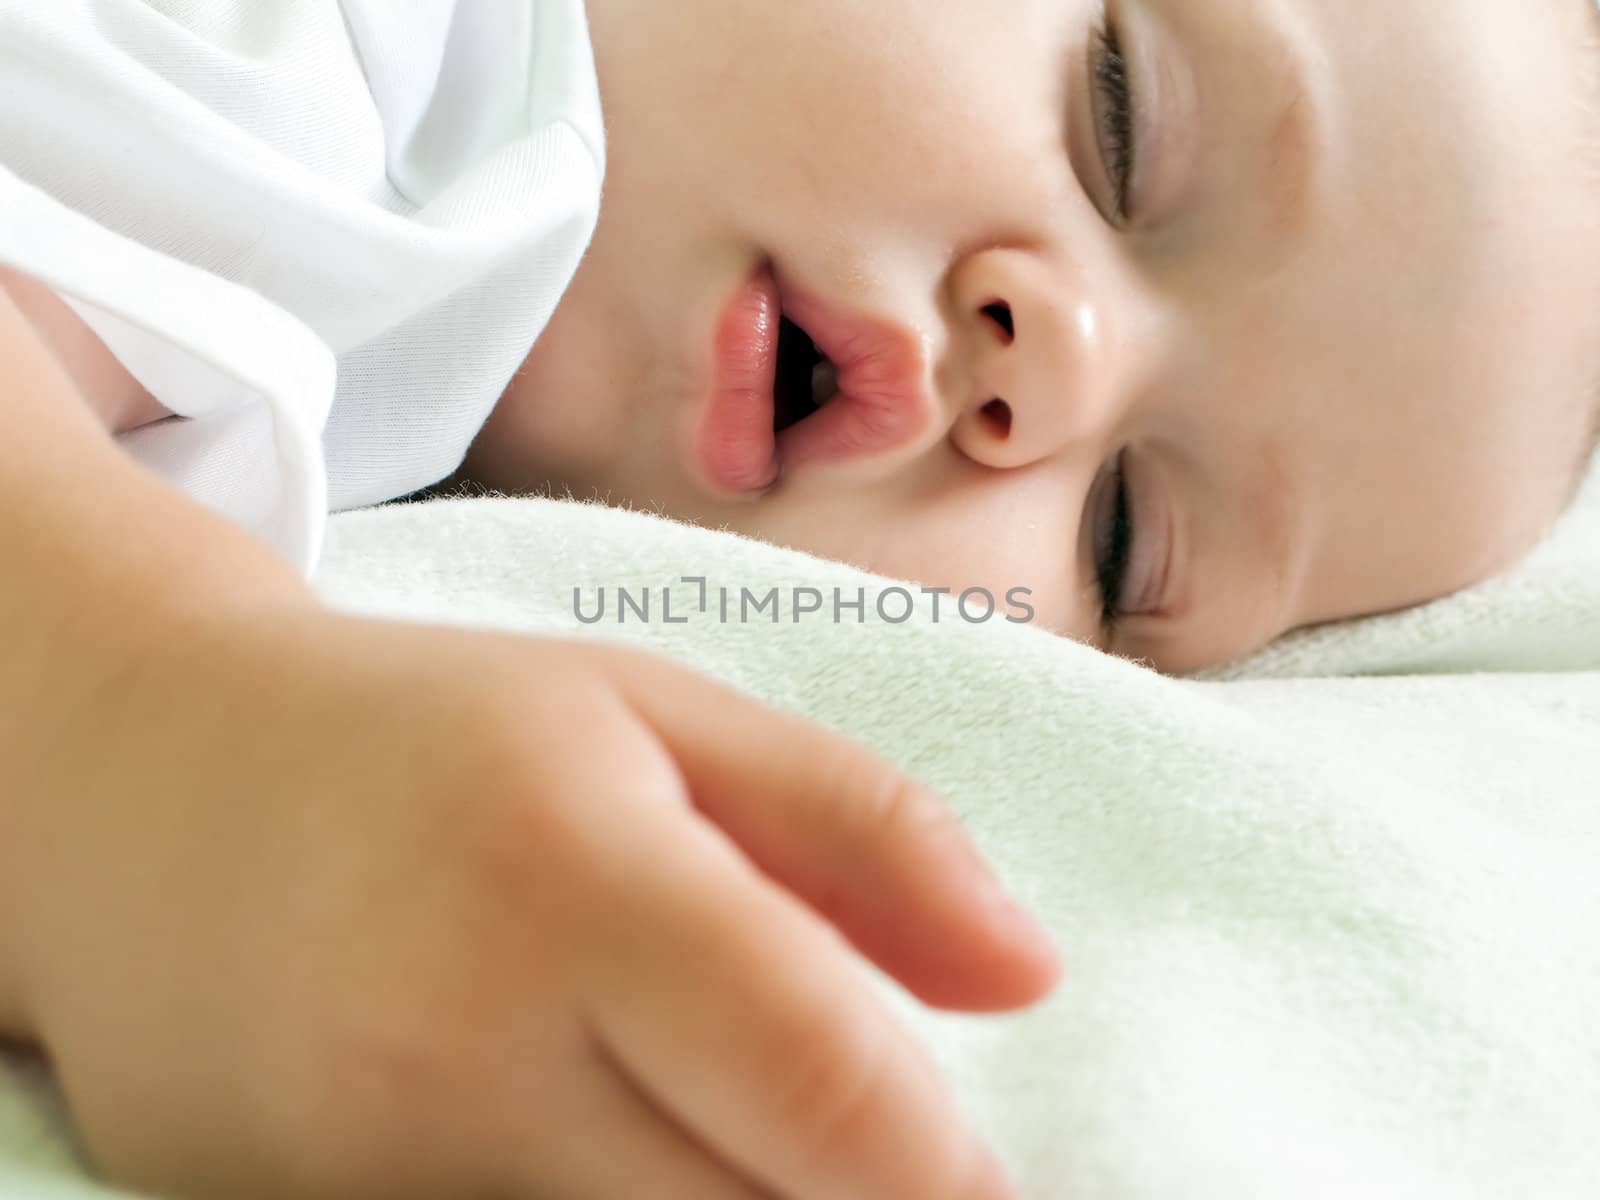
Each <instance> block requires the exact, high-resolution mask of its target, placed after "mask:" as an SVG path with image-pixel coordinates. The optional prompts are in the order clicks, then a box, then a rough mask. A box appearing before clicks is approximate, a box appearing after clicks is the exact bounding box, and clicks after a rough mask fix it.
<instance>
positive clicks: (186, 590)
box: [0, 276, 313, 1033]
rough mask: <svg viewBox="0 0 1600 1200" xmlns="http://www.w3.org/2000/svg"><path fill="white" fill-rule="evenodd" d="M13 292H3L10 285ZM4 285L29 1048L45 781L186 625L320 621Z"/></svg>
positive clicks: (13, 782) (10, 854)
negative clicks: (101, 698) (134, 668)
mask: <svg viewBox="0 0 1600 1200" xmlns="http://www.w3.org/2000/svg"><path fill="white" fill-rule="evenodd" d="M7 278H9V276H7ZM4 284H5V280H4V279H0V580H4V583H3V584H0V638H3V642H0V645H3V646H4V651H3V653H0V714H3V720H0V829H3V830H4V831H5V835H4V836H3V837H0V912H3V913H4V914H5V916H6V919H5V920H3V921H0V1032H8V1033H24V1032H27V1030H26V1029H24V1028H23V1027H22V1026H23V1025H24V1021H23V1019H22V1012H23V1007H24V997H23V996H22V995H21V992H20V986H21V984H20V980H19V979H18V961H19V958H20V957H21V956H22V955H23V954H24V952H25V944H26V942H27V940H28V926H27V923H26V921H25V920H24V919H22V918H21V915H22V914H25V913H26V912H27V911H28V908H29V900H30V896H31V895H32V893H34V892H36V891H39V890H44V889H48V888H49V886H50V880H49V879H48V877H47V876H44V875H42V873H43V872H47V871H48V865H49V862H50V860H51V858H52V857H53V856H54V855H55V854H56V853H59V852H61V851H62V850H63V849H64V848H62V847H59V846H56V845H54V844H53V842H52V840H51V838H50V836H49V834H48V832H47V829H46V825H45V823H44V822H45V821H46V819H47V817H48V814H44V813H40V812H38V811H37V808H38V802H39V800H40V799H41V798H44V797H47V796H49V795H50V792H51V789H50V788H48V787H46V786H43V781H42V780H41V779H39V778H38V777H37V774H36V772H38V771H48V770H50V769H51V768H52V767H53V766H58V765H59V764H60V763H61V762H62V761H63V760H64V759H72V758H74V757H75V756H79V755H84V754H88V755H93V754H94V752H95V747H94V746H92V745H89V746H82V745H73V744H71V743H70V742H64V741H62V740H60V739H61V737H62V732H63V730H64V729H66V728H67V727H68V726H69V725H70V722H71V717H72V714H73V712H74V710H76V709H78V708H80V707H81V706H82V705H84V704H85V703H86V702H87V701H88V700H89V698H90V697H91V696H92V695H93V694H94V692H95V691H96V689H97V688H99V687H101V686H102V685H103V684H104V683H105V682H106V681H107V680H109V679H111V678H112V677H114V676H115V675H116V673H117V672H118V671H119V670H120V669H122V667H123V666H124V665H125V664H126V663H127V662H128V661H129V660H130V659H131V658H133V657H134V656H136V655H138V654H140V653H144V652H148V651H150V650H152V649H153V648H155V647H158V646H159V645H160V644H161V643H162V642H163V641H165V640H168V639H173V638H180V637H182V636H184V627H185V625H186V622H187V617H188V614H191V613H199V612H202V611H204V610H205V609H206V608H207V607H213V608H214V607H218V606H228V605H234V606H238V605H269V604H275V605H300V606H310V605H311V604H312V603H313V599H312V596H311V593H310V591H309V589H308V588H307V587H306V585H305V584H304V583H303V582H302V581H301V580H300V578H299V577H298V576H297V575H296V574H295V573H294V572H293V571H292V570H290V569H289V567H288V566H287V564H285V563H284V562H283V561H282V560H281V559H279V558H278V557H277V556H276V555H274V554H273V553H272V552H271V550H270V549H269V548H268V547H266V546H265V545H263V544H261V543H259V542H257V541H256V540H255V539H253V538H250V537H248V536H245V535H243V534H242V533H241V532H240V531H239V530H237V529H235V528H234V527H233V526H232V525H231V524H229V523H228V522H226V521H225V520H224V519H222V518H221V517H219V516H217V515H215V514H213V513H211V512H210V511H209V510H206V509H204V508H202V507H200V506H199V505H196V504H193V503H190V502H189V501H188V500H187V498H185V497H183V496H182V495H181V494H179V493H176V492H174V491H172V490H171V489H169V488H168V487H166V486H165V485H164V484H162V483H161V482H160V481H159V480H157V479H156V478H154V477H153V476H150V475H148V474H147V473H145V472H144V471H143V470H141V469H140V468H139V467H138V466H137V465H136V464H134V463H133V462H132V461H131V460H130V459H129V458H128V457H127V455H125V454H124V453H123V452H122V451H121V449H120V448H119V447H118V446H117V445H116V443H115V442H114V441H113V440H112V438H111V436H110V432H109V425H110V423H111V421H112V420H113V419H114V418H115V413H116V412H117V411H118V409H117V408H116V403H117V402H116V401H114V400H112V401H107V402H106V403H97V401H98V400H99V399H100V398H99V397H95V398H90V397H87V396H86V395H85V394H84V393H83V392H81V391H80V390H79V389H78V388H77V387H76V386H74V383H73V381H72V380H71V378H70V377H69V376H68V375H67V373H66V371H65V369H64V368H63V367H62V365H61V364H60V362H59V361H58V360H57V358H56V357H55V356H54V354H53V353H52V352H51V350H50V348H49V347H48V346H47V345H46V344H45V342H44V340H43V338H42V337H41V336H40V335H39V333H38V332H36V330H35V328H34V327H33V325H32V324H30V322H29V320H28V318H27V317H25V316H24V315H23V313H22V312H21V311H20V310H19V309H18V307H17V305H16V304H15V303H14V302H13V300H12V298H11V296H10V294H9V293H8V291H7V289H6V286H4Z"/></svg>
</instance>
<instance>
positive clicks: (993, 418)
mask: <svg viewBox="0 0 1600 1200" xmlns="http://www.w3.org/2000/svg"><path fill="white" fill-rule="evenodd" d="M978 415H979V416H980V417H982V418H983V423H984V424H985V425H986V426H988V429H989V432H990V433H992V434H994V435H995V437H997V438H1001V439H1005V438H1008V437H1010V436H1011V405H1009V404H1007V403H1006V402H1005V401H1004V400H991V401H989V403H987V404H985V405H984V406H983V408H982V409H980V410H979V412H978Z"/></svg>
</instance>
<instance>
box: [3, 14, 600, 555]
mask: <svg viewBox="0 0 1600 1200" xmlns="http://www.w3.org/2000/svg"><path fill="white" fill-rule="evenodd" d="M603 170H604V141H603V130H602V126H601V116H600V100H599V93H598V89H597V86H596V81H595V72H594V59H593V54H592V52H591V49H590V44H589V35H588V27H587V23H586V20H585V16H584V9H583V0H0V263H4V264H7V265H9V266H12V267H14V268H16V269H18V270H20V271H22V272H23V273H25V274H28V275H31V276H33V277H35V278H37V279H39V280H40V281H42V282H44V283H46V284H48V285H49V286H50V287H51V288H52V289H53V290H54V291H55V292H56V294H58V295H59V296H61V297H62V299H63V300H65V301H66V302H67V303H68V304H70V305H71V306H72V307H73V309H74V310H75V311H76V312H77V313H78V314H79V316H81V317H82V318H83V320H84V321H85V322H86V323H87V324H88V325H89V326H90V327H91V328H92V329H93V330H94V331H95V332H96V333H97V334H98V335H99V336H100V337H101V339H102V340H103V341H104V342H105V343H106V345H107V346H108V347H109V348H110V349H111V351H112V352H113V353H114V354H115V355H116V356H117V357H118V358H119V359H120V360H121V361H122V363H123V364H124V365H125V366H126V367H127V368H128V370H129V371H130V372H131V373H132V374H133V375H134V376H135V377H136V378H137V379H138V380H139V381H140V382H141V383H142V384H143V385H144V386H145V387H146V388H148V389H149V390H150V392H151V393H152V394H153V395H154V396H155V398H156V399H157V400H159V401H160V402H161V403H162V404H164V405H165V406H166V407H167V408H169V409H170V410H172V411H173V412H174V413H176V414H179V416H180V417H182V418H186V419H173V420H168V421H163V422H160V423H158V424H155V425H151V426H147V427H145V428H143V429H139V430H135V431H133V432H131V433H129V434H125V435H123V437H122V439H121V440H122V441H123V443H124V445H125V446H126V448H127V449H128V450H129V451H130V452H131V453H132V454H134V455H135V457H137V458H138V459H139V460H141V461H142V462H144V463H145V464H146V465H147V466H149V467H151V468H152V469H154V470H156V471H157V472H158V473H160V474H161V475H163V476H164V477H166V478H168V479H169V480H171V481H172V482H173V483H175V484H177V485H178V486H180V487H182V488H184V489H185V490H186V491H188V492H190V493H191V494H192V495H194V496H195V497H197V498H198V499H201V500H203V501H204V502H206V503H208V504H210V505H212V506H213V507H215V508H217V509H219V510H220V511H222V512H223V513H225V514H226V515H228V516H230V517H232V518H233V519H234V520H236V521H237V522H239V523H240V524H242V525H244V526H246V527H247V528H250V529H253V530H254V531H256V532H257V533H259V534H261V535H262V536H263V537H265V538H267V539H268V540H269V541H270V542H272V543H273V544H274V545H276V546H277V547H278V549H279V550H280V551H281V552H282V553H283V554H285V556H287V557H288V558H289V559H290V560H291V561H293V562H295V563H296V565H298V566H299V567H300V568H301V569H302V570H306V571H309V570H310V569H311V567H312V566H313V565H314V564H315V562H316V559H317V556H318V552H319V548H320V545H321V539H322V531H323V527H324V524H325V520H326V515H327V512H328V510H329V509H330V508H332V509H339V508H348V507H354V506H357V505H362V504H369V503H375V502H378V501H381V500H386V499H392V498H394V497H396V496H401V495H404V494H406V493H408V492H411V491H415V490H416V489H418V488H421V487H424V486H426V485H427V484H430V483H433V482H436V481H437V480H439V479H441V478H443V477H444V476H446V475H448V474H449V473H450V472H451V471H452V470H454V469H455V468H456V467H457V466H458V465H459V464H460V462H461V459H462V458H463V456H464V455H465V453H466V450H467V448H468V446H469V445H470V443H471V440H472V438H473V436H474V435H475V434H476V433H477V432H478V430H479V428H480V427H481V426H482V424H483V421H484V420H485V419H486V418H487V416H488V414H489V412H490V410H491V409H492V408H493V406H494V403H495V401H496V400H497V399H498V398H499V396H500V395H501V393H502V392H503V391H504V389H505V386H506V384H507V383H508V382H509V380H510V378H511V376H512V374H513V373H514V371H515V370H516V368H517V367H518V366H519V365H520V363H521V362H522V359H523V358H524V357H525V356H526V354H527V352H528V350H529V348H530V347H531V346H532V345H533V342H534V339H535V338H536V337H537V336H538V335H539V333H540V332H541V331H542V330H543V328H544V326H545V323H546V322H547V321H548V319H549V317H550V314H551V312H552V311H553V310H554V308H555V305H556V301H557V300H558V299H559V297H560V295H561V293H562V292H563V291H564V290H565V288H566V287H567V285H568V283H570V282H571V279H572V275H573V273H574V271H575V270H576V269H577V264H578V260H579V258H580V257H581V255H582V253H583V251H584V249H585V247H586V246H587V244H588V241H589V238H590V237H591V235H592V233H593V230H594V224H595V221H596V219H597V216H598V211H599V197H600V182H601V177H602V174H603Z"/></svg>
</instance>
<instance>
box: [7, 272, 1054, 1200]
mask: <svg viewBox="0 0 1600 1200" xmlns="http://www.w3.org/2000/svg"><path fill="white" fill-rule="evenodd" d="M0 428H4V429H6V430H8V431H9V434H8V436H6V437H5V438H4V439H3V440H0V630H3V636H4V639H5V640H4V642H3V645H4V646H5V651H4V655H3V657H0V831H3V836H0V1029H4V1030H6V1031H8V1032H12V1033H15V1034H18V1035H22V1036H24V1037H30V1038H34V1039H37V1040H39V1041H40V1042H42V1043H43V1044H44V1046H45V1048H46V1049H47V1051H48V1052H49V1054H50V1055H51V1057H52V1059H53V1062H54V1065H55V1067H56V1069H57V1072H58V1074H59V1077H60V1079H61V1082H62V1086H63V1088H64V1090H65V1093H66V1096H67V1101H68V1105H69V1107H70V1109H71V1111H72V1114H73V1117H74V1119H75V1121H76V1123H77V1126H78V1131H79V1133H80V1135H81V1138H82V1144H83V1145H84V1146H85V1147H86V1148H87V1151H88V1153H89V1154H90V1156H91V1158H92V1159H93V1161H94V1162H95V1164H96V1165H97V1166H98V1167H99V1168H100V1169H101V1171H102V1172H103V1173H105V1174H106V1175H108V1176H110V1177H111V1178H112V1179H113V1180H114V1181H117V1182H122V1183H126V1184H129V1185H132V1186H134V1187H136V1188H139V1189H140V1190H144V1191H149V1192H154V1193H157V1194H167V1195H173V1196H178V1197H194V1198H196V1200H205V1198H207V1197H212V1196H229V1197H232V1198H234V1200H246V1198H249V1197H268V1196H270V1197H273V1198H274V1200H322V1198H324V1197H335V1196H337V1197H340V1198H341V1200H363V1198H365V1197H380V1196H381V1197H384V1200H409V1198H411V1197H418V1198H421V1197H432V1196H441V1195H500V1196H505V1197H507V1198H508V1200H512V1198H515V1197H522V1196H529V1197H531V1196H541V1197H550V1198H552V1200H560V1198H562V1197H567V1196H583V1195H616V1196H642V1195H650V1196H656V1197H664V1198H672V1197H684V1198H686V1200H687V1198H689V1197H693V1198H695V1200H722V1198H727V1200H734V1198H736V1197H745V1196H753V1195H765V1196H774V1197H799V1196H814V1195H837V1196H841V1197H842V1196H850V1197H853V1198H858V1200H891V1198H897V1197H902V1196H917V1197H919V1198H921V1200H996V1198H998V1197H1000V1196H1003V1195H1005V1194H1006V1188H1005V1186H1004V1184H1003V1182H1002V1181H1001V1179H1000V1178H999V1176H998V1175H997V1174H996V1173H995V1172H994V1170H993V1168H992V1165H991V1164H990V1160H989V1159H988V1157H987V1155H986V1154H985V1153H984V1152H983V1151H982V1149H981V1148H980V1147H979V1146H978V1145H977V1143H976V1142H975V1141H974V1140H973V1139H972V1138H971V1137H970V1135H969V1134H968V1133H967V1132H966V1131H965V1130H964V1129H963V1128H962V1124H961V1122H960V1120H959V1118H958V1116H957V1114H956V1110H955V1109H954V1107H953V1106H952V1104H951V1103H950V1101H949V1099H948V1097H947V1096H946V1094H945V1093H944V1091H943V1089H942V1088H941V1087H939V1086H938V1082H937V1080H936V1079H935V1077H934V1076H933V1073H932V1071H931V1069H930V1067H929V1065H928V1063H927V1061H926V1059H925V1058H924V1057H923V1056H922V1055H921V1053H920V1052H919V1051H918V1049H917V1048H916V1047H915V1046H914V1045H913V1044H912V1043H911V1042H910V1040H909V1039H908V1038H907V1037H906V1036H905V1035H904V1034H903V1032H902V1031H901V1030H899V1029H898V1028H897V1027H896V1026H895V1024H894V1023H893V1022H892V1021H891V1020H890V1019H889V1017H888V1015H887V1013H886V1012H885V1011H884V1010H883V1009H882V1008H881V1007H880V1005H879V1002H878V999H877V997H876V996H875V994H874V992H873V990H872V989H871V988H870V987H869V986H868V984H867V982H866V980H864V979H863V978H862V977H861V973H860V971H859V970H858V969H857V966H858V963H859V959H858V957H857V954H858V953H859V954H860V955H865V956H866V957H868V958H870V959H872V960H874V961H875V962H877V963H878V964H879V965H881V966H883V967H884V968H885V969H887V970H888V971H889V972H890V973H892V974H893V975H895V976H896V977H897V978H899V979H900V980H901V981H902V982H904V983H905V984H906V985H907V986H908V987H910V988H911V989H912V990H913V991H914V992H915V993H916V994H918V995H919V996H921V997H922V998H923V999H925V1000H927V1001H929V1002H932V1003H937V1004H942V1005H947V1006H952V1007H966V1008H978V1009H982V1008H1002V1007H1012V1006H1015V1005H1018V1004H1021V1003H1025V1002H1027V1001H1028V1000H1031V999H1032V998H1034V997H1036V996H1037V995H1038V994H1039V993H1040V992H1042V991H1043V990H1045V989H1046V988H1047V987H1048V986H1049V984H1050V982H1051V979H1052V977H1053V971H1054V963H1053V958H1052V956H1051V953H1050V951H1049V949H1048V947H1047V945H1046V944H1044V943H1043V942H1042V941H1041V939H1040V938H1039V936H1038V934H1037V933H1036V932H1034V931H1033V927H1032V926H1031V925H1030V924H1029V923H1028V922H1026V921H1025V920H1024V919H1023V918H1021V917H1020V916H1019V915H1018V914H1016V913H1015V911H1014V910H1011V909H1008V908H1007V907H1006V906H1005V904H1004V903H1000V902H997V901H998V900H999V893H998V892H997V890H996V889H995V888H994V886H993V884H992V883H985V882H984V881H985V878H986V877H985V874H984V872H983V871H982V869H981V867H980V866H979V865H978V864H977V861H976V856H975V855H973V854H972V852H971V850H970V848H969V847H968V846H967V843H966V842H965V840H964V839H963V837H962V836H961V834H960V833H959V831H958V829H957V827H956V826H955V824H954V822H953V821H952V820H951V819H950V818H949V817H948V816H947V815H946V814H945V812H944V810H943V809H942V807H940V806H939V805H937V804H936V803H934V802H933V801H932V800H931V798H929V797H928V796H927V795H926V794H925V793H924V792H922V791H921V790H920V789H918V788H916V787H915V786H914V785H912V784H910V783H909V782H908V781H907V780H905V779H904V778H903V777H902V776H900V775H899V774H898V773H897V772H895V771H894V770H893V769H892V768H890V767H889V766H887V765H886V764H884V763H882V762H881V761H879V760H877V759H875V758H873V757H872V756H871V755H869V754H867V753H865V752H864V751H862V750H861V749H859V748H858V747H855V746H853V745H852V744H851V743H849V742H847V741H845V740H844V739H841V738H838V737H836V736H835V735H833V734H830V733H827V732H826V731H823V730H821V729H818V728H816V727H814V726H811V725H808V724H806V723H804V722H801V721H798V720H795V719H794V718H791V717H786V716H783V715H781V714H778V713H774V712H771V711H770V710H767V709H765V708H763V707H761V706H760V705H757V704H755V703H754V702H752V701H750V700H748V699H747V698H745V697H742V696H739V695H738V694H736V693H734V692H731V691H729V690H727V689H724V688H721V687H718V686H717V685H715V684H713V683H711V682H709V681H707V680H703V679H700V678H698V677H696V676H694V675H692V674H690V673H688V672H686V671H683V670H682V669H680V668H678V667H676V666H674V665H673V664H670V663H668V662H665V661H663V660H660V659H657V658H654V657H650V656H646V655H643V654H638V653H635V652H631V651H626V650H623V649H620V648H616V647H603V646H599V645H586V644H577V643H564V642H558V641H547V640H541V639H533V638H517V637H511V636H506V635H497V634H490V633H480V632H474V631H465V630H448V629H442V628H432V627H427V626H418V625H407V624H402V623H391V622H379V621H366V620H357V619H353V618H349V617H344V616H340V615H337V614H334V613H330V612H327V611H325V610H323V609H321V608H320V607H319V606H318V605H316V603H315V602H314V598H313V596H312V595H311V593H310V591H309V589H308V588H307V587H306V586H305V585H304V584H303V583H302V582H301V581H300V580H299V578H298V576H295V575H294V574H293V573H292V572H290V571H289V569H288V568H287V567H286V566H284V565H282V564H280V562H279V561H278V560H277V558H276V557H275V556H274V555H273V554H272V552H271V551H270V550H269V549H268V548H267V547H266V546H264V545H262V544H260V543H258V542H256V541H255V540H254V539H252V538H250V537H249V536H248V535H246V534H244V533H243V532H242V531H239V530H237V529H235V528H234V527H233V526H231V525H230V524H228V523H226V522H225V521H223V520H222V519H221V518H219V517H215V516H213V515H211V514H209V513H208V512H206V511H205V510H202V509H201V508H199V507H198V506H195V505H193V504H192V503H190V502H189V501H188V500H187V499H186V498H184V497H183V496H182V495H181V494H179V493H177V492H175V491H172V490H170V489H168V488H167V487H166V486H165V485H164V484H162V483H161V482H160V481H158V480H157V479H155V478H154V477H153V476H149V475H146V474H144V473H143V472H142V471H141V470H140V469H139V468H138V467H136V466H135V465H134V464H132V463H131V462H130V461H128V460H126V458H125V456H123V454H122V452H121V451H120V449H119V448H118V447H117V446H116V445H115V443H114V442H113V441H112V440H111V439H110V438H109V437H108V436H107V434H106V430H105V425H104V422H103V421H101V420H99V419H97V416H96V414H95V412H94V410H93V409H92V407H91V406H90V405H88V404H87V403H86V402H85V401H84V400H83V398H82V397H81V396H79V395H77V394H75V392H74V389H73V386H72V383H71V381H70V380H69V379H68V378H67V376H66V375H65V374H64V373H63V372H62V371H61V370H60V369H59V368H58V367H57V366H56V365H55V363H54V362H53V361H52V359H51V356H50V354H49V352H48V351H47V350H46V349H45V348H44V347H43V345H42V344H41V343H40V341H39V339H38V338H37V337H36V336H34V335H33V334H32V332H31V331H30V329H29V327H28V325H27V323H26V322H25V321H24V320H23V319H22V318H21V317H20V315H19V313H18V312H17V310H16V309H15V308H14V307H13V306H12V305H10V303H9V302H7V301H6V300H5V298H4V296H3V295H0ZM840 933H842V934H843V935H844V938H840V937H839V936H838V934H840ZM845 939H848V944H847V941H846V940H845ZM852 945H853V947H854V948H855V949H854V951H852V950H851V948H850V947H851V946H852ZM908 1147H915V1148H916V1149H915V1152H914V1153H908V1152H907V1148H908Z"/></svg>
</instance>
